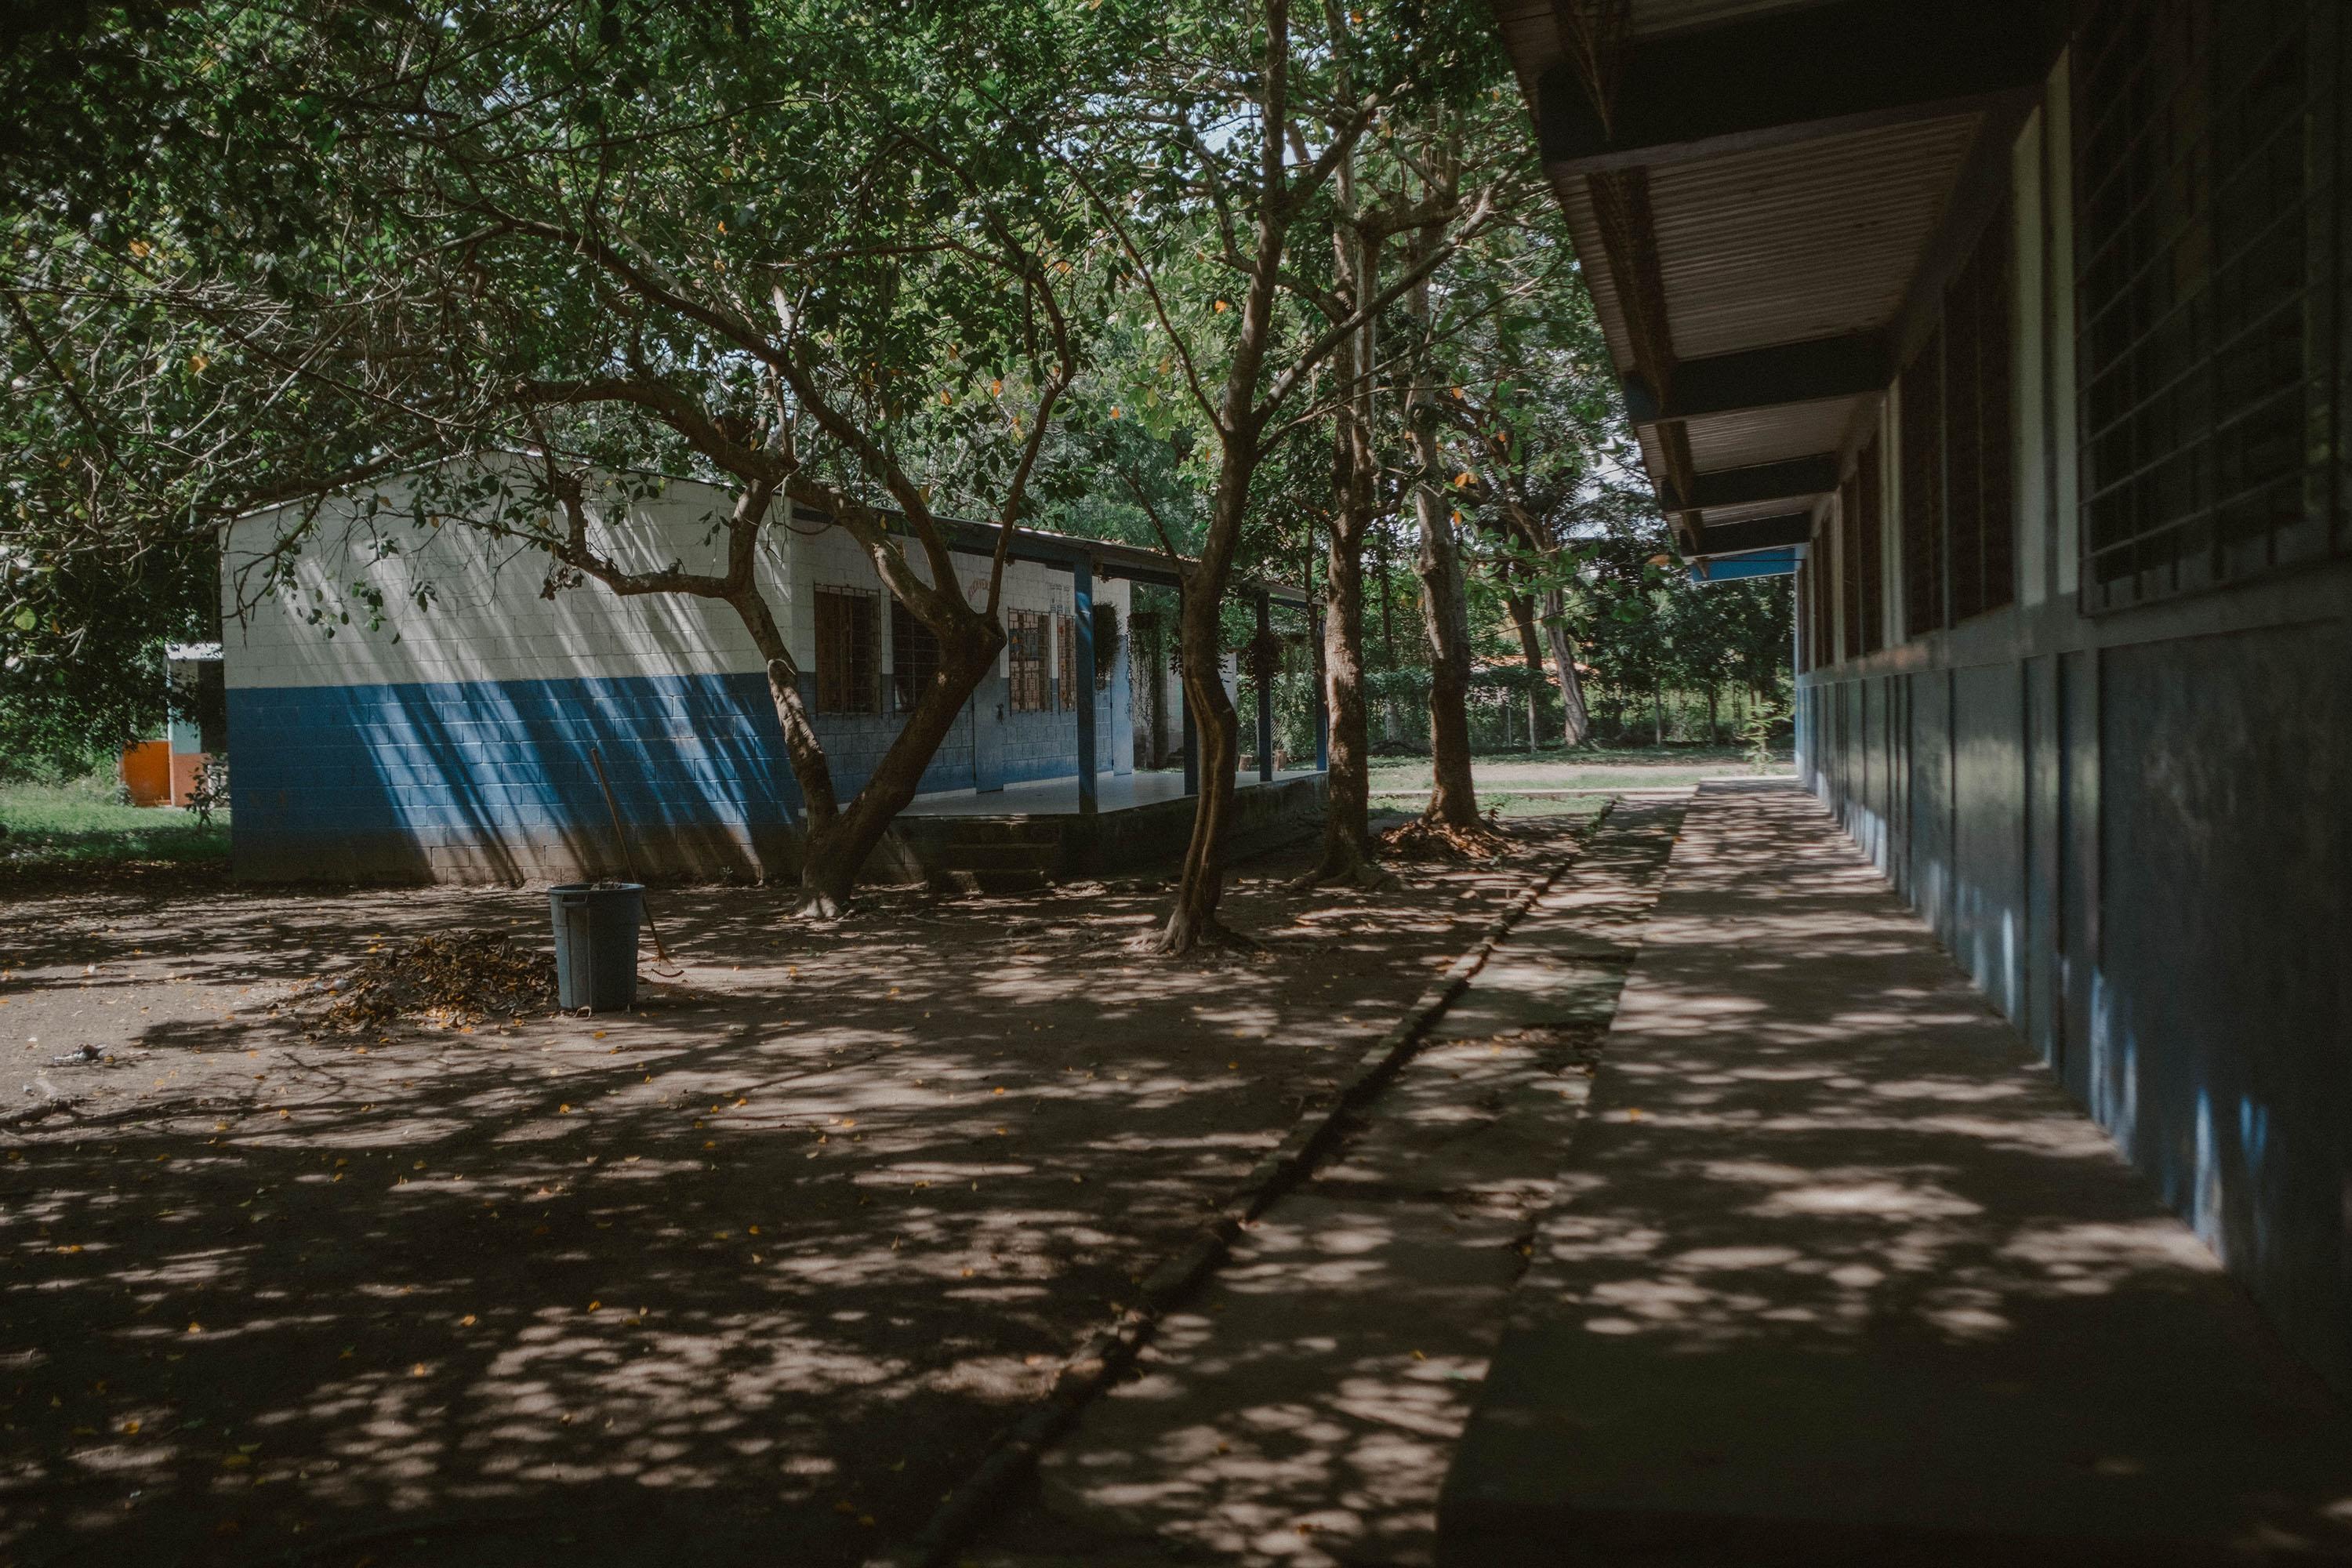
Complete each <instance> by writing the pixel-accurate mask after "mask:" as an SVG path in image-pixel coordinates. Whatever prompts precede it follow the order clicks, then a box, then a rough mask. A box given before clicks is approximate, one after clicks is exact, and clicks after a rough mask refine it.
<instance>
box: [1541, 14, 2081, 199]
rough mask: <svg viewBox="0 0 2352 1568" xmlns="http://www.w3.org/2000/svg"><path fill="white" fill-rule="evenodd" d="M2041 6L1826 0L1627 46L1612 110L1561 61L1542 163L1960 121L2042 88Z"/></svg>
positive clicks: (1636, 162)
mask: <svg viewBox="0 0 2352 1568" xmlns="http://www.w3.org/2000/svg"><path fill="white" fill-rule="evenodd" d="M2056 8H2057V7H2054V6H2053V5H2049V4H2045V0H1965V3H1964V4H1951V5H1945V4H1931V3H1928V0H1831V3H1830V4H1827V5H1808V6H1803V7H1800V8H1797V9H1793V10H1781V11H1775V12H1771V13H1769V14H1766V15H1763V16H1743V17H1739V18H1737V19H1735V20H1732V21H1729V22H1726V23H1724V24H1723V25H1721V26H1714V27H1707V28H1703V29H1698V30H1695V31H1690V32H1682V33H1672V34H1666V35H1664V36H1660V37H1635V38H1629V39H1627V40H1625V42H1624V43H1623V45H1622V54H1621V55H1620V56H1619V57H1618V58H1617V60H1616V68H1615V71H1614V72H1613V83H1612V89H1611V92H1610V99H1611V101H1610V104H1609V106H1608V110H1607V112H1606V113H1603V112H1602V110H1601V108H1600V106H1598V105H1596V104H1595V103H1594V101H1593V98H1592V94H1591V89H1589V87H1588V86H1587V85H1586V80H1585V77H1584V75H1583V73H1582V72H1581V71H1580V70H1579V69H1578V68H1576V67H1575V66H1574V65H1573V64H1572V63H1566V62H1563V63H1561V64H1559V65H1555V66H1553V67H1551V68H1549V69H1548V70H1546V71H1545V72H1544V73H1543V76H1542V77H1541V79H1539V80H1538V84H1537V89H1536V124H1537V129H1538V134H1539V138H1540V141H1541V142H1542V146H1543V155H1544V160H1545V162H1547V163H1550V164H1552V165H1554V166H1555V167H1557V168H1562V169H1565V170H1567V171H1569V172H1571V173H1579V174H1589V173H1592V172H1594V171H1598V170H1604V169H1624V168H1633V167H1639V166H1642V165H1645V164H1654V163H1675V162H1679V161H1682V160H1685V159H1690V158H1703V157H1712V156H1715V155H1717V154H1719V153H1736V152H1743V151H1746V150H1748V149H1750V148H1758V147H1770V146H1779V145H1784V144H1786V143H1789V142H1801V141H1806V140H1809V139H1811V138H1813V137H1818V136H1827V135H1833V134H1835V133H1837V132H1842V131H1857V130H1864V129H1868V128H1870V127H1873V126H1879V125H1892V124H1898V123H1901V122H1903V121H1910V120H1922V119H1927V118H1931V117H1933V116H1936V115H1941V114H1951V113H1957V112H1959V111H1962V110H1969V109H1976V108H1980V107H1982V106H1984V105H1985V104H1986V103H1987V102H1988V101H1990V100H1996V99H2000V98H2002V97H2005V96H2008V95H2011V94H2014V93H2018V92H2021V91H2026V90H2030V89H2032V88H2034V87H2035V86H2037V85H2039V83H2040V82H2041V80H2042V75H2043V73H2044V72H2045V71H2047V70H2048V68H2049V65H2050V62H2051V60H2052V59H2053V58H2056V41H2055V39H2056V35H2055V33H2054V31H2053V27H2052V26H2051V25H2050V21H2049V13H2051V12H2052V11H2053V10H2054V9H2056Z"/></svg>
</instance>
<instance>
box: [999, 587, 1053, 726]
mask: <svg viewBox="0 0 2352 1568" xmlns="http://www.w3.org/2000/svg"><path fill="white" fill-rule="evenodd" d="M1004 622H1005V643H1004V651H1005V657H1006V659H1007V662H1008V664H1009V666H1010V668H1011V677H1010V679H1009V681H1008V683H1007V684H1008V688H1009V689H1008V690H1007V693H1006V696H1005V701H1006V703H1007V704H1008V705H1009V706H1010V707H1011V708H1012V710H1013V711H1014V712H1016V713H1042V712H1044V711H1045V612H1044V611H1043V610H1007V611H1006V612H1005V613H1004Z"/></svg>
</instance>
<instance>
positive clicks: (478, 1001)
mask: <svg viewBox="0 0 2352 1568" xmlns="http://www.w3.org/2000/svg"><path fill="white" fill-rule="evenodd" d="M334 990H335V994H336V1000H335V1002H334V1003H333V1004H332V1005H330V1006H329V1007H328V1008H327V1011H326V1013H325V1015H324V1018H323V1022H324V1023H325V1024H326V1025H327V1026H329V1027H331V1028H336V1029H365V1028H373V1027H378V1026H383V1025H385V1024H389V1023H392V1022H394V1020H396V1019H400V1018H411V1017H425V1018H430V1019H432V1020H434V1021H435V1022H436V1023H442V1024H477V1023H479V1022H481V1021H482V1020H483V1019H485V1018H508V1019H511V1018H515V1017H519V1016H522V1015H524V1014H527V1013H545V1012H547V1011H549V1010H550V1009H551V1008H552V1007H553V1006H554V1005H555V960H554V959H553V958H552V957H551V956H550V955H549V954H547V953H544V952H534V951H532V950H531V949H529V948H526V947H522V946H520V945H518V944H517V943H516V942H514V940H513V939H512V938H510V937H509V936H507V935H505V934H504V933H503V932H499V931H451V932H437V931H436V932H434V933H432V934H430V935H427V936H420V937H416V938H414V939H412V940H410V941H408V942H401V943H399V944H397V945H392V946H386V947H383V948H382V949H380V950H372V951H371V952H370V953H369V955H368V956H367V957H366V958H364V959H362V960H361V961H360V965H359V967H358V968H357V969H355V970H353V971H352V973H351V974H350V975H349V976H348V977H346V978H344V979H342V980H341V981H338V982H337V983H336V985H335V987H334Z"/></svg>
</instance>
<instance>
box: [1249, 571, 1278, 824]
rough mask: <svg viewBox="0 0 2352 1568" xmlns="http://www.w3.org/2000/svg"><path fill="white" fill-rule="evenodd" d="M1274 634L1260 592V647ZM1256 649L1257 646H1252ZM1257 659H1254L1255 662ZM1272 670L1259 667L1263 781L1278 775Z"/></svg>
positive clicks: (1259, 762) (1260, 772)
mask: <svg viewBox="0 0 2352 1568" xmlns="http://www.w3.org/2000/svg"><path fill="white" fill-rule="evenodd" d="M1273 637H1274V612H1273V610H1272V608H1271V607H1270V605H1269V604H1268V602H1267V598H1266V595H1264V594H1260V595H1258V596H1257V647H1258V648H1261V649H1262V648H1264V647H1265V645H1266V644H1267V643H1268V642H1269V641H1271V640H1272V638H1273ZM1252 651H1253V653H1254V654H1255V651H1256V650H1255V649H1253V650H1252ZM1253 664H1254V665H1255V659H1253ZM1271 674H1272V672H1271V671H1269V670H1265V669H1258V670H1257V671H1256V679H1257V776H1258V782H1259V783H1261V784H1268V783H1271V782H1273V779H1274V681H1273V679H1271Z"/></svg>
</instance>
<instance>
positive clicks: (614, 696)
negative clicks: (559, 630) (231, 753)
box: [228, 674, 1076, 881]
mask: <svg viewBox="0 0 2352 1568" xmlns="http://www.w3.org/2000/svg"><path fill="white" fill-rule="evenodd" d="M980 696H981V697H982V699H985V698H986V697H987V696H988V693H987V692H986V691H985V690H983V691H982V693H981V694H980ZM228 707H229V715H228V716H229V726H230V731H231V733H232V734H233V735H234V736H235V739H236V766H235V768H234V769H233V771H232V775H231V786H230V787H231V791H232V803H231V804H232V807H233V814H232V817H231V820H232V822H233V824H234V827H233V833H234V837H235V850H236V872H237V875H238V876H239V877H242V878H247V879H257V880H265V881H279V880H289V881H304V880H329V881H532V880H541V879H550V880H553V879H569V878H574V877H581V876H595V875H600V874H604V873H606V872H614V871H617V870H618V859H617V856H616V854H615V851H614V841H613V833H612V828H611V826H610V819H609V816H608V814H607V812H606V810H605V806H604V796H603V794H602V793H601V792H600V790H599V789H598V787H597V784H596V777H595V773H594V771H593V768H592V766H591V765H590V762H589V756H588V751H589V748H590V747H591V746H593V747H594V748H595V749H596V751H597V752H598V754H599V755H600V756H601V757H602V758H603V761H604V770H605V773H606V774H607V775H608V776H609V777H610V779H611V781H612V784H613V792H614V797H615V798H616V800H617V801H618V803H619V805H620V809H621V813H622V816H623V817H624V819H625V821H626V823H627V825H628V827H629V830H630V834H631V837H632V839H633V844H632V858H633V861H634V863H635V868H636V870H637V871H638V872H639V873H641V874H652V875H656V876H667V877H687V878H700V879H725V878H740V879H753V878H760V877H773V876H782V875H787V874H790V873H791V872H792V871H793V868H795V867H797V865H798V855H797V850H796V839H795V832H794V829H795V823H796V821H797V819H798V816H799V812H800V805H801V796H800V790H799V787H798V785H797V784H795V783H794V781H793V776H792V771H791V768H790V766H789V765H788V764H787V763H786V762H785V760H784V746H783V736H782V731H781V730H780V729H779V728H778V726H777V723H776V717H775V710H774V707H773V705H772V702H771V700H770V698H769V695H768V689H767V684H766V680H765V679H764V678H763V677H762V676H760V675H757V674H744V675H708V676H657V677H634V678H628V679H565V680H530V681H482V682H464V683H455V682H428V683H414V684H401V685H366V686H335V687H269V688H236V689H231V690H230V691H229V693H228ZM987 717H988V718H989V719H993V710H990V711H989V713H988V714H987ZM1024 717H1027V716H1025V715H1024ZM1041 717H1042V716H1041ZM1058 717H1062V718H1063V719H1064V723H1063V724H1062V725H1060V726H1057V728H1063V729H1068V730H1070V731H1073V733H1072V735H1071V736H1070V737H1068V739H1067V741H1066V743H1064V744H1063V745H1062V747H1061V749H1060V752H1059V756H1058V760H1056V759H1054V758H1049V757H1047V756H1046V755H1045V751H1046V750H1047V749H1048V748H1049V747H1050V746H1051V744H1052V737H1050V736H1048V735H1039V736H1037V737H1036V738H1035V741H1036V742H1042V743H1033V745H1032V746H1031V747H1026V748H1023V750H1024V752H1025V753H1026V754H1024V756H1023V757H1022V758H1021V766H1020V768H1019V770H1018V771H1017V772H1016V773H1015V774H1014V776H1016V777H1021V778H1034V777H1053V776H1057V775H1058V776H1066V775H1068V774H1070V773H1075V772H1076V760H1075V757H1074V755H1073V754H1072V753H1071V751H1070V746H1069V743H1068V742H1074V740H1075V729H1076V726H1075V724H1073V723H1070V722H1068V721H1067V719H1066V716H1058ZM973 721H974V714H973V712H972V711H971V710H969V709H968V710H967V711H966V713H965V714H964V715H963V716H962V717H961V718H960V719H959V720H958V721H957V725H956V728H955V729H954V730H953V731H951V732H950V735H949V736H948V739H947V741H946V742H944V743H943V744H942V745H941V746H940V752H939V754H938V755H937V756H936V757H935V758H934V759H933V761H932V763H931V765H930V767H929V770H928V771H927V772H926V773H925V774H924V777H923V782H922V786H921V787H922V788H923V789H924V790H926V791H932V790H952V789H969V788H971V784H972V731H973ZM816 723H817V731H818V734H819V736H820V737H821V738H822V739H823V740H824V742H825V745H826V751H827V754H828V757H829V759H830V760H831V762H832V763H833V767H834V776H835V785H836V787H837V788H838V789H839V790H840V791H841V792H842V794H843V795H844V796H846V795H849V794H850V793H851V792H854V791H855V790H856V789H857V788H858V787H860V786H861V785H862V784H864V783H865V782H866V779H867V778H868V777H869V776H871V774H872V772H873V769H874V767H875V765H876V764H877V763H878V762H879V761H880V759H881V756H882V753H883V752H884V750H885V749H887V746H888V744H889V742H890V740H891V738H892V737H893V736H894V735H895V734H896V733H897V731H898V719H897V717H896V716H894V715H878V716H855V717H849V716H828V715H820V716H819V717H818V719H817V721H816ZM1039 728H1041V729H1042V728H1044V726H1039Z"/></svg>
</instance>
